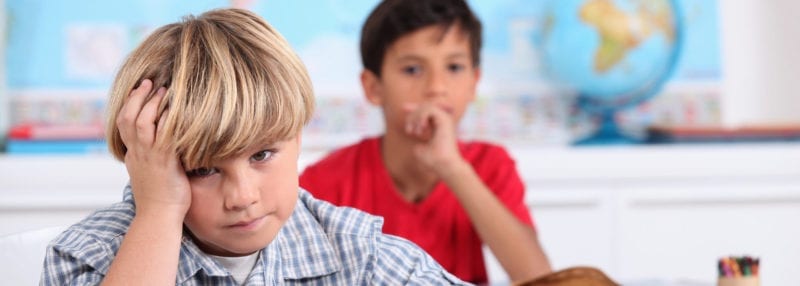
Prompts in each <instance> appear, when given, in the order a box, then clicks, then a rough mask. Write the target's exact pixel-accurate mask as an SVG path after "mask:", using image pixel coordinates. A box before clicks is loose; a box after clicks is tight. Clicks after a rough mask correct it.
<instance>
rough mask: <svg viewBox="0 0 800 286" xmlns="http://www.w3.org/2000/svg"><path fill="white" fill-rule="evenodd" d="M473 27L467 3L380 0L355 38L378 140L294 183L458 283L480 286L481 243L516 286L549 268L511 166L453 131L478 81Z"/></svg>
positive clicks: (342, 153)
mask: <svg viewBox="0 0 800 286" xmlns="http://www.w3.org/2000/svg"><path fill="white" fill-rule="evenodd" d="M480 48H481V23H480V21H479V20H478V19H477V17H476V16H475V15H474V14H473V13H472V11H471V10H470V8H469V6H468V5H467V3H466V2H465V1H463V0H385V1H382V2H381V3H380V4H379V5H378V6H377V7H376V8H375V9H374V10H373V11H372V13H371V14H370V15H369V17H368V18H367V20H366V23H365V24H364V26H363V29H362V31H361V58H362V62H363V65H364V71H363V72H362V74H361V84H362V86H363V89H364V94H365V95H366V98H367V100H368V101H369V102H370V103H372V104H373V105H376V106H378V107H380V108H381V109H382V110H383V118H384V123H385V127H386V129H385V133H384V134H383V136H380V137H374V138H367V139H364V140H363V141H361V142H359V143H356V144H354V145H351V146H348V147H345V148H342V149H339V150H337V151H335V152H333V153H332V154H330V155H328V156H327V157H325V158H323V159H322V160H321V161H320V162H318V163H316V164H314V165H311V166H309V167H308V168H306V170H305V171H304V172H303V174H302V175H301V177H300V184H301V186H303V187H304V188H306V189H307V190H309V191H310V192H311V193H313V194H314V195H315V196H316V197H318V198H320V199H324V200H328V201H330V202H333V203H334V204H336V205H341V206H351V207H355V208H359V209H362V210H365V211H367V212H369V213H372V214H374V215H379V216H383V217H384V219H385V224H384V231H385V232H387V233H390V234H395V235H398V236H401V237H405V238H408V239H409V240H411V241H413V242H415V243H417V244H418V245H419V246H421V247H422V248H423V249H425V250H426V251H428V253H430V254H431V255H432V256H433V257H434V258H435V259H436V260H437V261H438V262H439V263H440V264H442V266H444V267H445V269H447V270H448V271H450V272H451V273H453V274H455V275H456V276H458V277H459V278H461V279H463V280H465V281H470V282H474V283H485V282H486V281H487V274H486V269H485V266H484V259H483V254H482V244H486V245H488V247H489V249H490V250H491V251H492V253H493V254H494V256H495V257H497V259H498V261H499V262H500V264H501V265H502V266H503V268H504V269H505V271H506V273H508V275H509V277H510V279H511V280H512V281H527V280H531V279H532V278H534V277H537V276H540V275H542V274H545V273H548V272H550V264H549V262H548V261H547V258H546V256H545V254H544V251H543V250H542V248H541V246H540V245H539V241H538V238H537V233H536V231H535V229H534V227H533V221H532V219H531V216H530V214H529V212H528V208H527V207H526V205H525V202H524V195H525V188H524V186H523V183H522V180H521V179H520V177H519V174H518V173H517V170H516V167H515V164H514V161H513V159H511V157H510V156H509V155H508V153H507V152H506V150H505V149H504V148H502V147H500V146H497V145H493V144H489V143H485V142H465V141H461V140H459V139H458V138H457V134H456V132H457V130H456V129H457V125H458V122H459V120H460V119H461V117H462V115H463V114H464V112H465V110H466V108H467V106H468V105H469V103H470V102H472V100H473V99H474V98H475V90H476V85H477V82H478V79H479V78H480V68H479V63H480Z"/></svg>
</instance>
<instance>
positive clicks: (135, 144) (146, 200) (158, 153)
mask: <svg viewBox="0 0 800 286" xmlns="http://www.w3.org/2000/svg"><path fill="white" fill-rule="evenodd" d="M152 89H153V82H152V81H150V80H148V79H145V80H143V81H142V83H141V84H140V85H139V87H137V88H135V89H134V90H133V91H131V93H130V96H129V97H128V99H127V100H126V102H125V104H124V105H123V106H122V109H121V110H120V114H119V116H118V117H117V121H116V124H117V127H118V128H119V132H120V137H121V138H122V141H123V143H124V144H125V147H126V149H127V152H126V153H125V167H126V168H127V169H128V175H129V176H130V179H131V188H132V191H133V195H134V198H135V200H136V213H137V215H141V214H145V213H152V212H155V213H160V214H164V212H173V214H175V215H176V216H169V217H174V218H175V219H178V218H179V219H180V220H181V221H182V220H183V217H184V216H185V215H186V212H187V211H188V209H189V205H190V203H191V188H190V185H189V180H188V178H187V176H186V173H185V171H184V170H183V167H182V164H181V163H180V160H179V159H178V156H177V154H176V152H175V150H174V149H173V148H172V147H171V146H170V144H169V140H157V138H156V136H157V134H160V133H162V132H160V131H161V127H162V126H163V120H157V119H160V118H159V114H158V107H159V105H160V103H161V100H162V99H163V98H164V95H165V94H166V92H167V90H166V88H164V87H161V88H159V89H158V91H156V94H155V95H154V96H152V98H150V99H149V100H147V96H148V94H150V93H151V91H152ZM165 114H166V112H165V113H164V115H165ZM162 117H163V115H162Z"/></svg>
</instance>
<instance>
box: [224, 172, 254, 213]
mask: <svg viewBox="0 0 800 286" xmlns="http://www.w3.org/2000/svg"><path fill="white" fill-rule="evenodd" d="M227 189H228V190H226V191H225V194H226V197H225V208H227V209H229V210H241V209H246V208H247V207H249V206H251V205H253V204H255V203H257V202H258V199H259V192H258V187H256V186H255V185H252V184H249V182H248V181H247V180H241V179H240V180H234V182H231V183H230V184H228V188H227Z"/></svg>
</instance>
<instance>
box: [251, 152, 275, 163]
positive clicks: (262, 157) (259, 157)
mask: <svg viewBox="0 0 800 286" xmlns="http://www.w3.org/2000/svg"><path fill="white" fill-rule="evenodd" d="M274 154H275V151H273V150H261V151H258V153H255V154H253V156H250V160H253V161H256V162H261V161H267V160H269V158H272V155H274Z"/></svg>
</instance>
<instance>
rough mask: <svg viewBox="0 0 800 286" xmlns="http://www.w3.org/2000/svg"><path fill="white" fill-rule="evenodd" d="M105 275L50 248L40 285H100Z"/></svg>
mask: <svg viewBox="0 0 800 286" xmlns="http://www.w3.org/2000/svg"><path fill="white" fill-rule="evenodd" d="M102 281H103V275H102V274H100V273H98V272H96V271H94V269H93V268H92V267H91V266H89V265H87V264H85V263H82V262H81V261H80V260H78V259H77V258H75V257H74V256H72V255H69V254H68V253H65V252H63V251H59V250H57V249H56V248H54V247H52V246H50V247H48V248H47V252H46V254H45V258H44V267H43V268H42V275H41V278H40V281H39V285H42V286H50V285H99V284H100V282H102Z"/></svg>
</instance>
